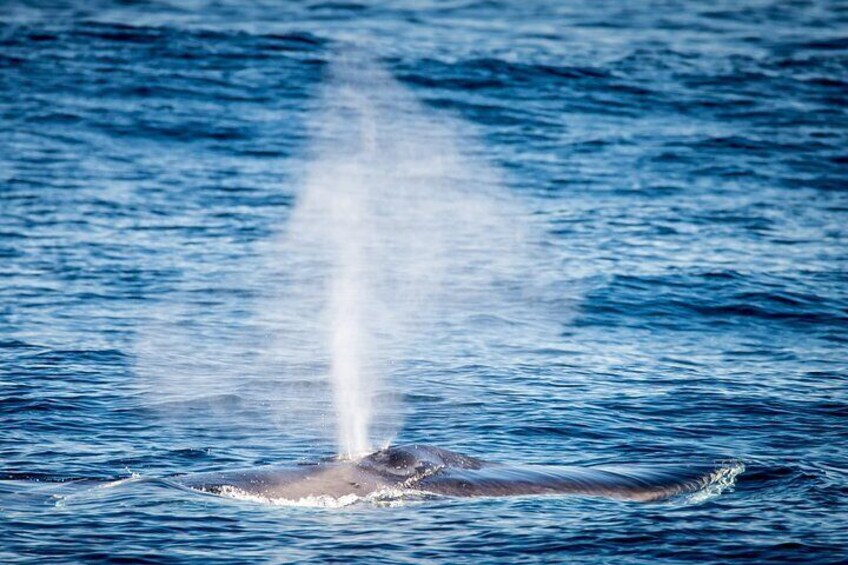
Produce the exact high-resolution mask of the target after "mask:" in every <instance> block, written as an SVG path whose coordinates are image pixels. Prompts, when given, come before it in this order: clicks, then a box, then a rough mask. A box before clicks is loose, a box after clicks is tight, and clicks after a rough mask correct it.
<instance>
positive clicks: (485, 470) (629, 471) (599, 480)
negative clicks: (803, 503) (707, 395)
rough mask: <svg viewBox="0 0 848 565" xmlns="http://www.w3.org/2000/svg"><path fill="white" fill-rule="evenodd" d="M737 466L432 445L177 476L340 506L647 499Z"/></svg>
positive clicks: (192, 482) (211, 489)
mask: <svg viewBox="0 0 848 565" xmlns="http://www.w3.org/2000/svg"><path fill="white" fill-rule="evenodd" d="M743 469H744V468H743V466H742V465H741V464H740V463H726V464H711V463H701V464H657V465H600V466H590V467H574V466H543V465H505V464H501V463H495V462H490V461H485V460H483V459H478V458H476V457H471V456H468V455H464V454H462V453H456V452H453V451H448V450H445V449H440V448H438V447H434V446H430V445H406V446H397V447H389V448H386V449H382V450H379V451H377V452H375V453H372V454H370V455H367V456H365V457H362V458H359V459H352V460H342V459H330V460H326V461H323V462H320V463H316V464H309V465H297V466H289V467H263V468H257V469H249V470H241V471H230V472H213V473H199V474H192V475H183V476H180V477H176V478H175V479H174V480H175V482H177V483H178V484H181V485H183V486H185V487H188V488H191V489H194V490H199V491H203V492H207V493H212V494H217V495H222V496H230V497H235V498H248V499H252V500H259V501H263V502H269V503H283V504H284V503H298V502H301V503H303V502H306V503H309V502H310V501H320V500H324V501H328V500H329V501H333V502H336V503H341V504H344V503H346V502H355V501H357V500H360V499H366V498H368V497H371V496H374V495H378V494H380V493H388V492H391V493H395V494H400V495H403V494H405V493H423V494H429V495H443V496H452V497H504V496H521V495H570V494H573V495H586V496H600V497H607V498H614V499H620V500H632V501H640V502H652V501H661V500H666V499H669V498H672V497H675V496H678V495H686V494H691V493H698V492H707V491H709V490H712V491H714V492H716V493H718V492H720V491H721V490H723V489H724V488H726V487H728V486H731V485H732V484H733V481H734V479H735V477H736V475H738V474H739V473H740V472H742V470H743Z"/></svg>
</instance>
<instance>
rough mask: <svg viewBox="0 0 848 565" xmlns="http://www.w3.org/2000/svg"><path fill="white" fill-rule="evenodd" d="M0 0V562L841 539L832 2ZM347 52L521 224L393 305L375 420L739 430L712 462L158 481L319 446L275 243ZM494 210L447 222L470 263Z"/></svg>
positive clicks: (843, 495) (592, 455)
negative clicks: (451, 288) (385, 489)
mask: <svg viewBox="0 0 848 565" xmlns="http://www.w3.org/2000/svg"><path fill="white" fill-rule="evenodd" d="M374 4H376V3H374ZM0 22H2V24H0V132H2V133H0V478H1V479H2V480H0V523H2V529H0V531H2V541H0V561H2V562H4V563H16V562H21V563H24V562H32V563H45V562H93V561H98V562H100V561H104V562H110V561H115V562H151V563H154V562H155V563H158V562H167V563H215V562H222V563H223V562H233V561H238V562H250V561H256V562H271V563H282V562H302V561H306V560H314V561H322V560H323V561H337V562H344V563H352V562H360V563H375V562H385V563H409V562H419V561H434V562H450V563H486V562H531V561H539V562H586V563H657V562H692V563H726V562H732V561H746V562H775V563H778V562H798V563H836V562H840V561H842V560H844V559H846V557H848V556H846V550H845V548H846V545H848V534H846V532H848V518H847V517H846V516H848V514H846V512H848V505H846V500H847V499H848V454H847V452H846V439H845V438H846V436H847V435H848V433H846V432H848V429H846V421H848V398H847V397H846V394H848V393H846V376H848V368H847V367H846V345H848V286H846V282H848V281H846V266H847V265H846V256H845V249H846V239H848V232H846V219H848V218H846V212H848V197H846V194H848V193H846V188H848V174H846V166H848V150H846V148H848V130H846V125H848V123H847V121H846V92H848V82H846V76H848V34H846V28H847V27H848V8H847V7H846V5H845V4H844V3H843V2H837V1H833V2H828V1H821V2H801V1H798V2H792V1H785V2H784V1H776V0H775V1H771V2H770V1H759V2H731V1H725V0H716V1H711V2H703V3H696V2H691V3H684V2H674V1H668V2H659V1H657V2H644V3H635V2H589V1H586V2H565V1H563V2H560V1H554V0H549V1H543V0H536V1H533V0H531V1H528V2H472V1H461V0H456V1H445V2H427V1H424V2H413V1H412V0H408V1H397V2H386V3H384V4H383V5H382V6H381V7H376V6H375V5H373V4H372V3H362V4H359V3H353V2H317V1H308V2H298V3H294V2H291V3H287V2H271V1H268V2H265V3H262V2H247V1H243V0H242V1H235V0H223V1H218V2H211V1H208V2H207V1H204V0H169V1H165V0H161V1H145V0H140V1H137V2H108V1H105V0H104V1H97V0H94V1H91V2H82V1H80V2H63V1H59V0H57V1H50V2H41V1H35V0H30V1H19V0H6V1H4V2H0ZM354 50H356V51H358V52H360V53H366V54H368V56H370V57H373V58H374V60H376V61H377V63H376V64H377V65H378V66H379V67H380V68H382V69H384V70H385V72H386V73H387V74H388V75H389V76H390V77H393V78H391V80H392V81H396V82H397V85H395V86H393V88H395V87H396V88H398V89H400V91H402V92H404V93H406V94H408V96H409V97H410V98H411V99H413V100H415V101H416V102H415V104H420V110H416V111H420V112H423V113H424V114H423V115H424V116H425V118H426V119H425V122H426V123H427V124H440V125H439V127H448V128H449V130H450V136H452V139H453V142H454V144H455V145H456V150H455V152H454V153H455V154H456V155H459V156H460V157H458V159H460V161H459V162H460V163H464V164H466V165H469V164H472V163H473V164H474V166H473V167H470V166H463V167H460V168H459V169H451V171H453V172H452V173H451V174H450V175H448V174H442V179H443V182H444V183H446V185H449V186H452V187H453V186H454V184H453V183H454V181H456V182H457V183H460V184H462V186H467V187H472V188H473V187H475V186H476V187H477V188H479V190H480V192H479V193H475V194H483V192H485V191H486V190H490V189H492V187H497V188H498V189H499V190H501V191H502V192H503V193H505V194H506V196H504V198H506V199H512V202H513V205H512V206H510V207H509V208H508V210H509V214H508V215H507V216H504V217H503V218H502V219H506V220H508V222H512V224H511V225H514V226H517V227H522V228H525V227H526V228H527V230H528V234H529V235H528V234H524V235H522V238H523V239H522V241H526V242H530V243H531V244H532V245H531V246H530V248H529V249H528V250H527V251H526V253H525V254H524V255H522V257H523V258H524V259H526V261H527V263H526V266H525V268H524V270H523V271H522V273H523V276H522V277H519V279H520V280H517V279H516V278H515V277H506V278H505V279H504V280H498V278H497V276H494V278H491V279H487V280H489V282H491V283H492V284H491V286H490V287H480V288H478V290H480V289H487V290H486V293H482V292H481V293H478V295H477V298H481V297H482V298H481V299H480V300H476V299H475V300H472V301H458V300H457V301H456V307H455V308H447V307H445V308H442V310H441V311H444V312H445V313H444V318H440V319H439V320H436V321H435V323H430V322H432V321H430V322H428V324H427V326H426V331H419V332H418V333H415V332H412V331H411V330H414V329H416V327H411V326H410V325H409V324H407V326H404V332H407V331H408V330H409V333H408V334H407V333H404V334H403V335H404V336H407V335H409V336H414V339H413V338H410V339H409V340H408V341H404V348H403V349H402V355H401V354H397V355H395V352H392V355H391V356H389V357H390V361H391V363H389V364H388V365H387V368H386V369H385V371H384V372H383V373H382V374H381V375H380V376H381V381H380V382H381V383H382V386H383V387H384V389H385V390H381V391H380V392H379V394H380V395H381V397H380V398H381V399H382V400H385V401H386V403H385V404H386V406H391V407H393V408H392V411H391V412H390V416H391V417H390V418H389V419H390V420H391V422H392V423H393V425H391V426H387V427H386V428H385V430H387V431H386V433H387V434H388V435H387V437H393V439H394V442H395V443H416V442H418V443H428V444H433V445H437V446H440V447H443V448H446V449H451V450H456V451H460V452H463V453H468V454H470V455H473V456H477V457H482V458H485V459H490V460H495V461H502V462H507V463H516V464H541V465H584V464H619V463H675V462H681V461H684V462H685V461H688V460H691V459H695V458H697V459H698V460H701V461H703V460H709V461H724V460H729V461H740V462H742V463H744V465H745V468H746V470H745V472H744V473H742V474H741V475H738V476H737V477H736V484H735V487H733V488H730V489H729V490H725V491H724V492H722V493H720V494H718V493H715V492H712V493H706V494H705V495H704V496H702V497H699V498H696V499H687V500H673V501H669V502H664V503H653V504H638V503H632V502H621V501H613V500H606V499H602V498H584V497H535V498H534V497H519V498H504V499H492V498H479V499H456V498H440V497H435V498H432V497H423V498H414V497H413V498H409V499H403V498H401V499H400V500H391V501H389V503H385V504H384V503H382V502H386V501H382V502H381V503H376V501H372V503H359V504H352V505H348V506H344V507H341V508H339V507H334V508H322V507H319V508H315V507H291V506H276V505H268V504H263V503H262V502H261V501H260V502H256V501H250V500H235V499H226V498H221V497H216V496H211V495H208V494H203V493H197V492H193V491H190V490H187V489H184V488H181V487H180V486H179V485H178V484H175V483H174V482H173V481H171V480H169V479H168V477H170V476H172V475H175V474H178V473H199V472H207V471H219V470H228V469H234V468H245V467H253V466H258V465H264V464H292V463H297V462H303V461H315V460H317V459H318V458H321V457H326V456H329V455H331V454H332V453H333V452H334V449H335V447H334V437H335V430H334V428H333V426H334V424H333V411H332V406H331V405H332V394H331V392H330V390H329V389H328V384H327V382H328V381H327V379H326V378H325V377H326V371H327V360H326V359H324V358H321V357H320V355H317V356H316V357H315V358H314V359H312V358H306V357H304V356H302V355H295V353H294V352H300V353H302V352H303V351H305V349H303V347H304V346H303V344H304V341H303V339H305V338H304V336H307V337H308V336H314V334H312V333H311V331H312V329H313V326H314V324H316V323H317V321H316V320H313V319H308V317H303V316H300V313H301V310H300V309H299V307H300V306H299V305H300V304H301V303H299V302H298V301H294V300H292V296H293V295H291V294H287V291H286V290H285V289H287V288H301V289H302V288H305V287H303V286H298V285H295V286H286V284H284V283H287V281H288V282H291V281H290V280H289V279H287V278H286V277H288V276H294V275H293V274H296V275H297V276H301V277H302V276H303V271H298V270H296V269H295V268H294V266H293V265H296V264H297V261H296V260H295V259H293V257H296V256H297V253H296V252H294V251H293V250H292V248H291V247H290V246H289V247H287V246H286V245H283V244H281V243H280V242H281V241H291V240H290V239H288V240H287V239H286V237H287V233H288V232H287V230H288V229H290V228H291V229H293V227H292V224H291V223H290V222H289V219H290V218H292V213H293V210H294V209H295V208H294V206H295V204H296V203H297V202H299V200H298V199H299V195H300V194H301V191H302V189H303V187H304V175H305V171H315V169H314V167H315V164H316V156H315V154H314V152H313V151H312V150H311V149H310V147H312V145H311V144H312V143H313V142H311V141H310V132H311V131H312V130H311V129H310V128H311V125H310V124H313V122H314V120H315V117H316V116H318V115H320V114H318V113H317V112H318V111H319V110H320V105H321V102H320V100H321V93H322V88H324V87H325V86H326V82H327V71H328V68H329V67H330V66H331V63H332V61H334V60H335V59H336V58H337V57H339V56H340V54H344V53H346V52H353V51H354ZM392 84H394V83H392ZM398 85H399V86H398ZM392 117H393V116H388V117H387V116H386V115H382V114H381V115H377V116H375V118H374V119H375V120H377V122H378V123H391V124H397V123H398V122H397V121H394V120H392ZM381 120H382V122H381ZM403 123H417V122H415V120H412V121H410V122H403ZM445 124H447V125H445ZM452 154H453V153H452ZM383 157H385V155H383ZM322 158H325V159H326V156H325V157H322ZM407 158H409V156H408V155H407ZM413 160H414V159H413ZM422 161H424V162H423V163H422V164H421V167H422V170H424V171H426V172H428V173H429V174H435V173H434V172H433V171H434V170H442V169H434V167H432V166H431V163H432V161H429V160H428V159H422ZM318 163H319V164H320V163H321V161H318ZM310 167H312V168H310ZM319 168H320V167H319ZM484 172H485V174H484ZM475 183H476V184H475ZM404 186H406V185H404ZM472 192H473V191H472ZM438 194H439V193H433V194H432V197H433V198H438V197H439V196H438ZM428 202H429V203H431V204H432V203H433V202H434V201H433V200H428ZM436 202H438V200H436ZM499 225H502V224H499ZM503 233H505V232H503V231H501V230H494V231H493V230H488V231H487V230H482V234H480V236H479V237H478V238H477V239H476V240H475V241H473V242H466V243H469V244H470V245H472V246H473V247H474V249H477V250H480V249H486V248H488V249H490V250H491V251H492V257H502V256H504V253H502V252H503V251H504V249H505V248H504V245H502V244H501V243H502V241H501V240H500V239H497V238H495V239H488V238H489V237H494V234H498V235H500V234H503ZM487 234H488V236H487ZM462 249H464V250H459V249H458V250H457V257H460V258H464V257H466V255H462V253H466V252H467V251H468V250H467V248H462ZM494 264H495V266H497V265H499V264H498V263H494ZM515 265H516V264H515V263H510V266H511V267H514V266H515ZM290 267H291V268H290ZM489 292H491V293H496V294H488V293H489ZM495 296H496V297H497V300H494V298H493V297H495ZM489 298H492V299H491V300H489ZM439 304H441V305H442V306H444V305H445V304H450V302H440V303H439ZM493 304H494V306H492V305H493ZM436 306H437V305H436V304H434V305H433V307H434V309H433V310H429V309H425V310H423V311H424V312H431V311H432V312H439V311H440V310H439V309H438V308H436ZM490 306H491V307H490ZM307 311H308V309H307ZM280 319H285V320H288V321H289V322H291V321H292V320H294V321H296V322H300V321H302V324H299V323H298V324H296V325H297V330H298V331H295V330H292V332H293V333H287V334H285V335H280V333H279V332H278V331H276V330H278V329H279V325H275V322H274V320H280ZM422 328H423V326H422ZM418 329H421V328H418ZM375 331H376V330H375ZM298 332H300V333H298ZM391 335H395V334H391ZM398 335H399V334H398ZM387 343H392V342H391V341H389V342H387ZM382 352H383V353H386V351H382ZM383 413H385V412H383ZM392 434H394V435H392ZM116 481H117V482H116ZM724 486H727V485H724Z"/></svg>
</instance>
